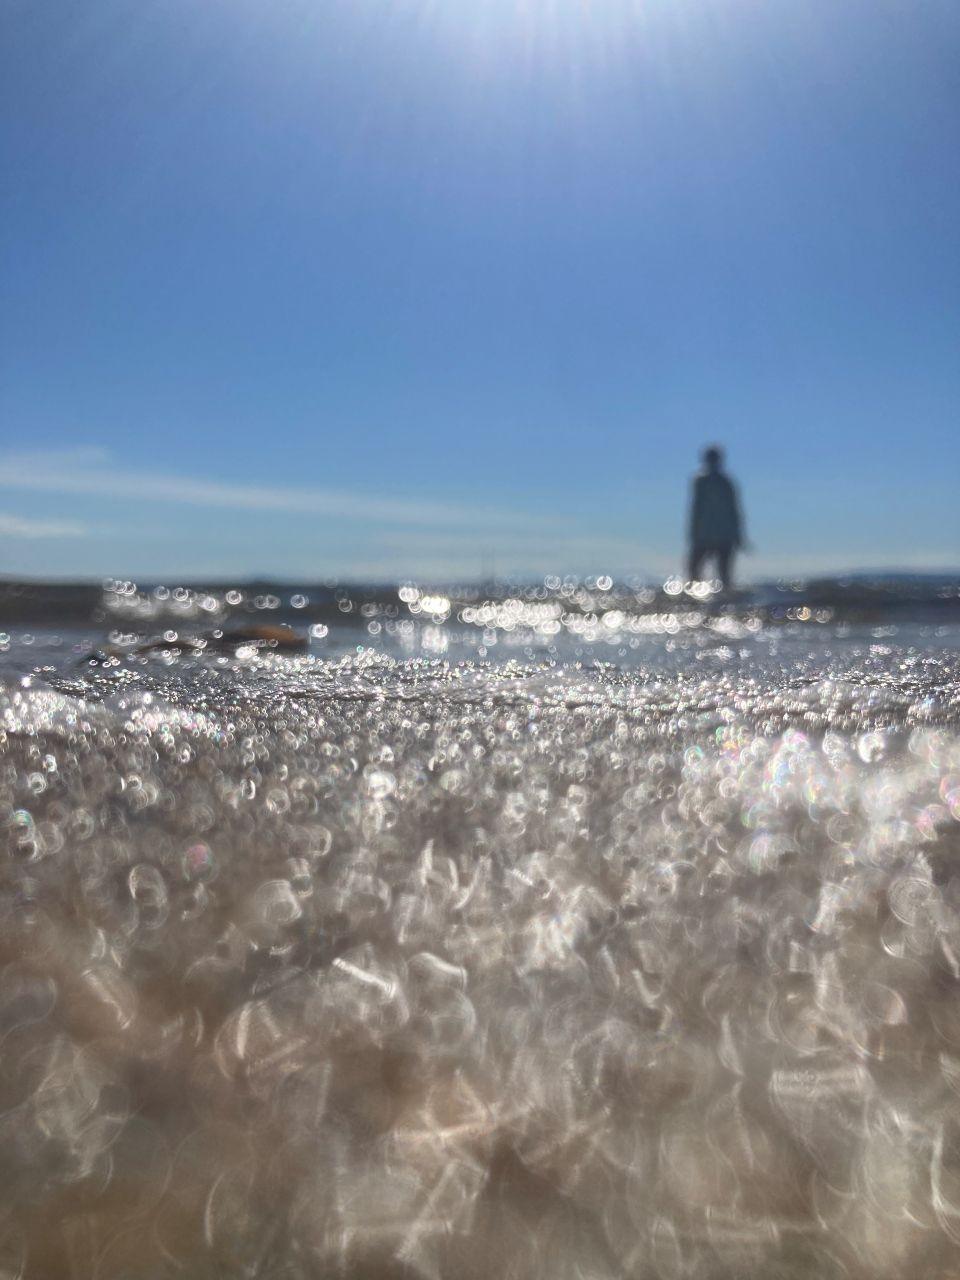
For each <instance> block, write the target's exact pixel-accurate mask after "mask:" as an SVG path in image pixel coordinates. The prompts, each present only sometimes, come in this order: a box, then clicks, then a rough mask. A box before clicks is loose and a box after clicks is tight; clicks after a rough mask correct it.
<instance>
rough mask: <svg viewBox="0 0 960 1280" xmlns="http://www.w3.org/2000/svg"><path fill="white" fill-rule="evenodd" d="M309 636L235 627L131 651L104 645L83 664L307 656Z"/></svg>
mask: <svg viewBox="0 0 960 1280" xmlns="http://www.w3.org/2000/svg"><path fill="white" fill-rule="evenodd" d="M307 648H308V643H307V638H306V636H304V635H302V634H300V633H299V632H297V631H294V630H293V628H292V627H288V626H284V625H282V624H276V623H260V624H257V625H255V626H250V627H234V628H231V629H230V630H229V631H221V630H219V629H218V630H216V631H205V632H202V633H201V634H200V635H195V636H181V635H177V636H176V637H175V638H173V639H169V638H167V637H165V636H161V637H160V638H159V639H157V640H147V641H145V642H144V643H143V644H138V645H135V646H134V647H133V648H128V647H126V646H124V645H104V646H103V647H101V648H98V649H94V650H92V651H91V652H89V653H85V654H83V656H82V657H81V658H80V659H79V661H80V662H81V663H103V662H110V661H113V660H115V659H118V658H124V657H147V656H149V655H150V654H154V653H165V652H173V651H175V650H181V651H183V650H187V651H189V652H190V653H192V654H195V655H196V654H202V653H234V652H236V651H237V650H238V649H256V650H258V651H261V652H277V653H306V651H307Z"/></svg>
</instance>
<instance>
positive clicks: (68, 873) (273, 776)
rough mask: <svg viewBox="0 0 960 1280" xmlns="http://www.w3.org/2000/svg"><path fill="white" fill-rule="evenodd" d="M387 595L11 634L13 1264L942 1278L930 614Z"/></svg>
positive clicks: (946, 707) (959, 975)
mask: <svg viewBox="0 0 960 1280" xmlns="http://www.w3.org/2000/svg"><path fill="white" fill-rule="evenodd" d="M562 585H563V584H562V583H560V584H558V586H557V587H556V588H552V590H553V591H554V593H556V592H557V591H558V590H559V588H560V587H562ZM585 589H586V588H585ZM596 592H597V588H596V587H595V588H594V594H596ZM408 594H409V592H408ZM602 594H604V595H607V594H609V589H607V590H606V591H604V592H602ZM684 598H685V599H686V600H688V601H689V602H690V606H691V607H690V609H686V608H685V609H684V611H683V612H686V613H689V612H692V611H695V610H699V609H700V607H701V606H700V604H699V603H698V602H696V601H695V600H693V599H692V598H691V597H689V596H685V597H684ZM561 599H566V598H564V597H561ZM513 600H517V601H518V602H517V603H511V601H513ZM444 602H445V603H444ZM351 603H356V602H354V601H351ZM363 603H364V602H362V601H361V602H360V604H361V605H362V604H363ZM366 603H368V604H369V603H371V602H370V601H367V602H366ZM388 603H389V604H390V605H391V607H393V606H394V605H395V606H396V608H397V612H396V613H395V615H393V616H390V615H388V614H386V613H385V612H384V613H368V614H367V615H363V614H360V617H359V618H353V619H352V620H351V623H350V624H349V625H348V626H346V627H343V626H339V627H338V626H337V625H335V624H332V623H330V622H321V621H318V620H314V621H312V622H311V621H310V620H309V619H307V621H306V622H305V624H304V626H305V627H306V626H307V625H313V626H328V628H329V629H328V632H327V634H326V635H323V636H319V637H315V640H314V644H313V646H312V650H311V652H310V653H308V654H307V655H306V656H302V657H290V658H286V657H278V656H273V655H269V654H268V655H266V656H265V655H263V654H256V653H253V652H249V651H248V652H241V653H240V655H239V656H235V655H234V654H232V653H223V652H216V653H214V652H213V651H212V650H211V651H210V652H209V653H204V652H202V651H201V652H199V653H184V652H182V651H178V648H177V644H176V642H175V641H171V642H170V646H169V648H168V649H160V650H159V651H153V652H150V653H148V654H144V655H141V656H129V655H128V654H127V653H126V652H125V650H124V646H123V645H122V644H121V645H120V649H121V653H120V655H119V656H111V657H110V658H109V659H108V660H107V661H98V662H95V663H93V664H91V663H90V662H89V661H86V660H81V661H79V662H78V658H82V655H83V653H84V650H85V647H87V646H88V645H89V644H90V643H91V642H93V643H101V642H102V641H103V640H104V639H105V636H104V634H103V632H105V631H107V630H115V631H116V630H118V628H117V627H116V625H114V622H113V621H111V620H109V619H108V620H106V621H105V623H104V626H103V632H101V634H100V635H98V636H92V635H88V636H86V637H80V636H79V635H72V634H70V633H69V632H67V631H66V630H65V629H64V628H63V627H61V628H59V629H57V630H56V631H54V632H51V631H49V630H44V631H39V630H38V631H36V632H34V633H33V635H32V637H28V639H29V643H28V642H27V641H26V640H25V637H24V632H23V628H9V634H10V637H11V638H10V639H9V640H8V641H7V642H6V648H7V652H6V653H5V655H4V657H3V662H4V664H5V667H4V670H5V673H6V674H5V676H4V684H3V694H2V704H0V716H2V720H0V725H2V733H3V738H4V754H3V759H2V765H0V770H2V771H0V822H2V824H3V835H4V840H5V844H6V849H5V855H4V861H3V862H2V864H0V866H2V869H0V916H2V930H0V953H2V954H0V964H2V969H0V1044H2V1052H3V1062H4V1071H3V1073H2V1079H0V1127H2V1131H3V1134H2V1142H0V1165H2V1169H0V1178H2V1181H3V1185H4V1188H5V1196H4V1204H3V1207H2V1210H0V1272H2V1269H3V1268H4V1267H5V1268H6V1271H7V1272H8V1273H9V1274H12V1275H21V1274H22V1275H23V1276H25V1277H27V1280H30V1278H31V1277H47V1276H55V1275H56V1276H77V1277H81V1276H83V1277H86V1276H97V1277H103V1278H105V1280H106V1278H110V1280H120V1278H121V1277H128V1276H137V1277H141V1276H143V1277H148V1276H149V1277H167V1276H171V1277H172V1276H177V1275H180V1276H182V1275H190V1276H198V1277H204V1276H211V1277H212V1276H225V1275H229V1276H240V1275H247V1276H264V1277H284V1280H293V1278H294V1277H328V1276H341V1275H342V1276H352V1277H377V1276H385V1277H386V1276H390V1277H399V1276H405V1277H407V1276H417V1277H420V1276H423V1277H431V1278H432V1277H437V1278H446V1277H458V1278H459V1277H477V1278H478V1280H479V1278H480V1277H484V1278H486V1277H490V1276H498V1277H500V1276H504V1277H513V1278H515V1280H526V1278H527V1277H537V1276H543V1277H550V1278H551V1280H554V1278H556V1277H559V1278H560V1280H564V1278H569V1280H574V1278H580V1277H585V1276H589V1277H592V1278H596V1280H600V1278H605V1277H610V1278H611V1280H613V1278H614V1277H617V1278H619V1277H624V1276H636V1277H664V1278H667V1277H670V1278H671V1280H672V1278H674V1277H676V1278H679V1277H685V1278H686V1277H703V1278H704V1280H722V1278H724V1277H730V1278H732V1277H740V1276H764V1277H766V1276H783V1277H788V1276H789V1277H814V1276H815V1277H841V1276H851V1277H877V1276H884V1277H900V1276H903V1275H904V1274H915V1275H918V1276H919V1275H923V1276H931V1277H941V1278H942V1280H946V1278H947V1277H948V1276H950V1275H952V1274H954V1272H955V1263H956V1257H957V1251H958V1249H960V1013H958V1010H960V1000H958V996H960V871H958V869H957V868H958V867H960V860H958V854H960V733H958V727H957V717H958V695H960V655H958V652H957V648H956V646H955V644H953V643H950V637H949V635H948V634H947V633H946V631H945V630H943V629H942V627H941V631H942V633H941V634H940V635H937V627H938V626H941V623H939V622H936V621H933V622H930V621H929V620H927V621H920V622H913V623H911V622H908V621H906V620H904V619H903V618H901V619H899V620H898V621H897V622H895V623H890V622H889V621H888V622H886V623H882V624H881V623H876V622H874V621H870V622H866V623H858V624H850V625H848V624H846V623H839V624H838V622H837V621H836V620H835V619H831V620H827V619H825V620H823V621H822V622H818V621H817V620H816V619H815V617H811V619H809V620H806V619H799V618H794V619H789V620H788V619H786V618H784V619H780V620H771V619H770V618H769V617H768V616H765V615H762V614H761V612H760V611H759V608H758V607H754V606H752V605H751V607H750V609H747V610H745V609H738V610H735V611H731V612H729V613H726V614H717V615H710V616H701V619H700V621H699V622H698V623H697V624H696V625H691V624H689V623H687V622H683V621H680V620H679V614H678V611H677V610H674V611H673V613H674V620H675V621H676V623H677V625H676V628H674V627H673V626H672V625H671V624H668V623H666V622H665V623H664V626H663V629H662V631H655V630H648V631H642V630H639V629H638V630H636V631H634V630H632V629H631V626H630V625H629V624H628V619H630V618H639V617H644V618H649V617H652V616H661V618H662V615H666V614H669V613H670V612H671V611H670V610H669V609H665V608H660V607H657V608H655V609H653V611H652V612H648V613H642V612H641V611H640V610H639V609H629V608H626V607H624V602H623V600H622V598H621V599H620V600H615V601H614V602H613V604H611V605H610V607H608V608H605V609H604V608H593V609H580V607H579V605H576V606H575V609H571V610H567V612H570V613H573V612H574V611H576V612H578V613H579V615H580V616H581V617H589V615H591V614H593V615H594V620H593V621H588V622H586V623H585V624H584V630H583V631H582V632H577V631H576V630H575V629H573V628H572V627H571V626H570V625H569V623H567V622H564V619H563V611H561V615H560V617H557V616H555V615H554V614H553V613H552V608H553V606H554V604H555V603H556V600H551V599H549V598H540V599H536V598H535V599H532V600H524V599H522V598H518V597H511V596H505V597H503V598H502V599H499V600H484V599H483V598H478V599H477V600H474V601H456V600H455V599H453V598H452V594H451V593H440V592H435V593H420V594H418V595H416V596H415V597H414V596H411V599H410V600H403V599H401V598H400V597H399V596H397V595H396V593H394V596H393V600H392V601H390V602H388ZM647 603H648V604H650V605H651V606H652V605H658V606H659V604H660V601H659V598H658V599H657V600H651V601H649V602H647ZM410 604H414V605H416V606H418V607H419V608H420V610H421V615H420V616H418V615H417V614H416V613H413V612H412V611H410V610H409V608H407V606H409V605H410ZM401 606H403V608H404V609H405V610H406V612H405V613H404V612H401ZM547 606H549V609H548V608H547ZM295 607H296V606H295ZM334 607H336V608H339V605H338V604H337V603H336V602H335V604H334ZM704 607H709V602H707V605H706V606H704ZM791 607H793V606H791ZM796 607H798V608H807V607H810V608H811V610H812V609H813V607H814V606H813V605H810V606H807V605H798V606H796ZM822 607H824V608H826V607H828V606H825V605H824V606H822ZM302 608H303V610H304V611H305V612H306V611H307V610H308V604H305V605H304V606H302ZM384 608H386V603H385V604H384ZM467 610H475V611H477V612H476V614H475V616H460V615H461V614H464V615H465V614H466V611H467ZM490 610H492V613H491V612H490ZM524 611H526V612H524ZM445 612H446V614H447V616H446V618H444V616H443V615H444V613H445ZM610 613H615V614H616V613H619V614H621V615H622V617H621V618H620V619H617V620H616V622H615V623H611V622H609V621H606V620H605V616H606V615H608V614H610ZM423 614H426V615H427V616H426V617H424V616H423ZM374 622H379V623H380V624H381V626H382V628H383V630H382V631H381V632H380V633H379V636H378V635H377V633H375V632H371V631H370V630H369V626H370V624H371V623H374ZM387 622H396V623H397V624H399V623H401V622H403V623H410V624H411V627H412V628H413V629H412V630H411V631H410V632H407V633H403V632H394V633H390V632H388V631H387V629H386V623H387ZM554 622H559V623H560V628H559V629H558V630H557V631H555V632H553V631H550V630H547V631H546V632H542V631H539V630H538V628H540V627H541V626H542V624H544V623H549V624H552V623H554ZM891 626H893V627H896V631H895V632H894V633H893V634H891V633H890V627H891ZM136 629H140V630H141V633H142V631H143V630H145V629H141V628H133V627H131V628H129V630H130V631H133V630H136ZM171 629H173V630H176V628H175V627H174V628H171ZM878 629H879V634H877V632H878ZM588 632H589V634H588ZM491 637H492V638H493V639H492V640H491ZM634 642H635V643H634ZM358 646H360V648H361V651H360V652H358ZM551 646H553V649H552V651H551ZM378 647H379V650H380V651H379V652H378V651H377V649H378ZM481 648H482V649H483V650H484V652H483V653H481V652H480V649H481ZM578 651H579V652H578ZM597 659H601V660H600V661H597ZM31 669H33V670H32V674H31Z"/></svg>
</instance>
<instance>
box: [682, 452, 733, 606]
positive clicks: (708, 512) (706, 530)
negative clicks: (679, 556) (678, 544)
mask: <svg viewBox="0 0 960 1280" xmlns="http://www.w3.org/2000/svg"><path fill="white" fill-rule="evenodd" d="M743 541H744V538H743V520H742V518H741V515H740V503H739V501H738V500H737V491H736V489H735V488H734V484H733V481H732V480H731V479H730V477H729V476H728V475H727V474H726V473H725V472H724V470H723V453H722V451H721V450H720V449H717V448H716V447H712V448H710V449H705V450H704V451H703V470H702V471H701V472H700V474H699V475H698V476H696V477H695V478H694V481H693V501H692V502H691V504H690V560H689V565H688V568H689V576H690V579H691V580H692V581H694V582H698V581H700V580H701V578H702V573H701V570H702V568H703V562H704V561H705V560H710V559H712V560H715V561H716V565H717V575H718V577H719V578H720V581H721V582H722V583H723V587H724V590H726V589H727V588H728V587H729V586H730V583H731V578H732V575H733V558H734V556H735V555H736V552H737V550H738V549H739V548H740V547H742V546H743Z"/></svg>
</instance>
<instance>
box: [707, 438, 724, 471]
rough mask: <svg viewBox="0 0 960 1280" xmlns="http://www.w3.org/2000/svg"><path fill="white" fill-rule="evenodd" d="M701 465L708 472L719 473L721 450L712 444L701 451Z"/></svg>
mask: <svg viewBox="0 0 960 1280" xmlns="http://www.w3.org/2000/svg"><path fill="white" fill-rule="evenodd" d="M703 465H704V466H705V467H706V468H707V470H708V471H719V470H720V468H721V467H722V466H723V450H722V449H718V448H717V446H716V445H715V444H712V445H711V446H710V447H709V449H704V451H703Z"/></svg>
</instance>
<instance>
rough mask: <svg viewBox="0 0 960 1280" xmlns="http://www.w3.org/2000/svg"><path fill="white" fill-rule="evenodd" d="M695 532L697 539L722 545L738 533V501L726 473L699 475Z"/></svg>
mask: <svg viewBox="0 0 960 1280" xmlns="http://www.w3.org/2000/svg"><path fill="white" fill-rule="evenodd" d="M694 501H695V506H694V513H693V531H694V536H695V538H696V540H697V541H698V542H707V543H711V542H712V543H716V544H723V543H728V542H733V541H734V539H735V538H736V536H737V504H736V500H735V498H734V493H733V485H732V484H731V483H730V481H729V480H728V479H727V477H726V476H725V475H721V474H720V473H719V472H708V473H707V475H703V476H699V477H698V478H697V485H696V494H695V500H694Z"/></svg>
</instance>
